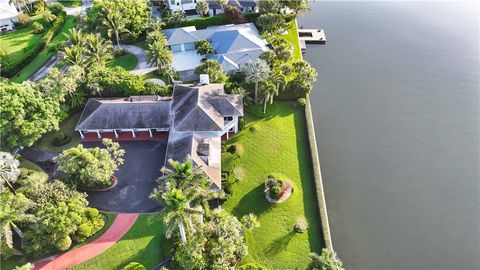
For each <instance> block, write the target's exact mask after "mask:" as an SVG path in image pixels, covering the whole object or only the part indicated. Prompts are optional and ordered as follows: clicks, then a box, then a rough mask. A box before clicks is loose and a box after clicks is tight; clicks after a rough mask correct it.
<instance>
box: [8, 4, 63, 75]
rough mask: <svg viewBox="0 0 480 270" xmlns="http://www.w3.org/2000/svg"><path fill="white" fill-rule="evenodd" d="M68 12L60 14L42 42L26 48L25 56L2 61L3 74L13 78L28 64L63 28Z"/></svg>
mask: <svg viewBox="0 0 480 270" xmlns="http://www.w3.org/2000/svg"><path fill="white" fill-rule="evenodd" d="M66 18H67V14H66V13H65V12H61V13H59V14H58V16H57V19H56V20H55V24H54V25H53V26H52V27H51V28H50V29H49V30H48V31H47V33H46V34H45V35H44V36H43V38H42V39H41V40H40V42H38V43H35V44H32V45H30V46H28V47H27V48H25V53H24V57H23V58H21V59H19V60H17V61H15V62H4V61H1V66H2V76H4V77H7V78H11V77H13V76H14V75H15V74H17V73H18V72H19V71H20V70H21V69H23V68H24V67H25V66H27V65H28V64H29V63H30V62H32V61H33V59H34V58H35V57H36V56H37V54H38V53H40V52H41V51H42V50H43V49H44V48H45V47H46V46H47V45H48V44H49V43H50V41H52V39H53V37H55V36H56V35H57V34H58V33H59V32H60V31H61V30H62V27H63V25H64V24H65V21H66Z"/></svg>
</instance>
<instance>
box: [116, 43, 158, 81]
mask: <svg viewBox="0 0 480 270" xmlns="http://www.w3.org/2000/svg"><path fill="white" fill-rule="evenodd" d="M115 47H118V46H115ZM120 48H123V49H125V50H126V51H127V52H129V53H131V54H133V55H135V57H137V65H136V66H135V68H134V69H133V70H132V71H130V73H132V74H134V75H143V74H147V73H149V72H152V71H154V70H156V69H157V68H156V67H152V66H151V65H149V64H147V54H146V52H145V50H144V49H142V48H140V47H138V46H133V45H123V44H120Z"/></svg>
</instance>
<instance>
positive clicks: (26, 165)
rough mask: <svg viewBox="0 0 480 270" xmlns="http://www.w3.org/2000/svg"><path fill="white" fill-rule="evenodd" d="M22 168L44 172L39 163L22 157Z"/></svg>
mask: <svg viewBox="0 0 480 270" xmlns="http://www.w3.org/2000/svg"><path fill="white" fill-rule="evenodd" d="M20 168H25V169H29V170H32V171H36V172H43V170H42V168H40V167H39V166H38V165H37V164H35V163H33V162H31V161H30V160H26V159H21V161H20Z"/></svg>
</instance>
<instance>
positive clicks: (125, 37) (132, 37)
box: [120, 32, 138, 44]
mask: <svg viewBox="0 0 480 270" xmlns="http://www.w3.org/2000/svg"><path fill="white" fill-rule="evenodd" d="M120 39H121V40H122V41H123V43H125V44H133V43H135V42H137V41H138V35H137V34H135V33H128V32H127V33H123V34H121V35H120Z"/></svg>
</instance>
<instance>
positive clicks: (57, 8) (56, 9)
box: [47, 3, 63, 15]
mask: <svg viewBox="0 0 480 270" xmlns="http://www.w3.org/2000/svg"><path fill="white" fill-rule="evenodd" d="M47 8H48V9H49V10H50V11H51V12H52V13H53V14H54V15H58V14H61V13H63V5H62V4H60V3H49V4H48V5H47Z"/></svg>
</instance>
